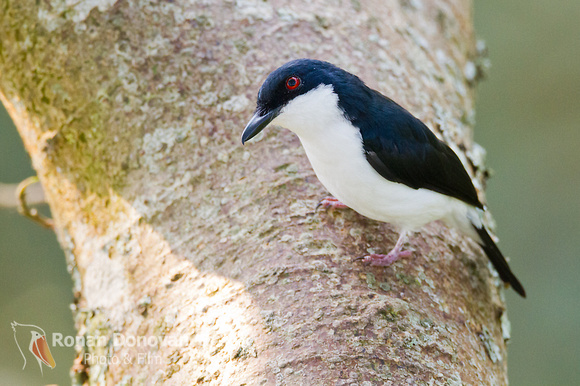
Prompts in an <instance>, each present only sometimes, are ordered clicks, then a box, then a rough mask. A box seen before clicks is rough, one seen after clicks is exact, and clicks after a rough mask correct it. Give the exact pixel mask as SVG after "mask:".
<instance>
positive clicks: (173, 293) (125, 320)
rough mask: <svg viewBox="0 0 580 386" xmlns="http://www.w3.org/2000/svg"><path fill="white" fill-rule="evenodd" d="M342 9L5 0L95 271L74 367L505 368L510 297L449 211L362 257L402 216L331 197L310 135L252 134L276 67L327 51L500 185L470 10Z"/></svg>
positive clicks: (240, 373) (22, 88) (84, 285)
mask: <svg viewBox="0 0 580 386" xmlns="http://www.w3.org/2000/svg"><path fill="white" fill-rule="evenodd" d="M330 3H331V4H329V3H327V2H313V1H306V0H300V1H298V0H293V1H282V0H280V1H262V0H236V1H234V0H224V1H197V2H191V1H185V0H175V1H154V0H151V1H146V0H144V1H137V0H133V1H115V0H80V1H75V2H73V1H64V0H46V1H33V0H4V1H3V2H2V3H1V5H0V7H1V9H0V23H1V24H0V25H1V27H0V28H1V29H0V92H1V93H0V94H1V95H0V96H1V99H2V102H3V103H4V104H5V106H6V108H7V109H8V111H9V112H10V114H11V116H12V118H13V119H14V121H15V123H16V125H17V127H18V130H19V131H20V134H21V136H22V138H23V140H24V144H25V147H26V149H27V151H28V152H29V153H30V156H31V157H32V161H33V165H34V168H35V169H36V171H37V172H38V176H39V178H40V180H41V182H42V185H43V188H44V190H45V194H46V197H47V201H48V202H49V204H50V208H51V210H52V214H53V217H54V220H55V224H56V232H57V235H58V238H59V241H60V243H61V245H62V248H63V249H64V251H65V253H66V256H67V258H68V264H69V268H70V272H71V275H72V276H73V278H74V281H75V288H74V291H75V294H76V304H75V311H74V314H75V320H76V325H77V328H78V331H79V336H82V337H85V338H86V342H85V344H84V346H83V347H82V348H81V351H80V352H79V358H78V359H77V361H76V363H75V366H74V367H73V371H74V377H75V382H78V383H80V382H88V383H90V384H117V383H120V382H121V383H124V384H131V383H133V384H139V383H142V382H144V383H146V384H154V383H157V382H167V383H168V384H191V383H196V382H197V383H200V384H202V383H203V384H213V385H218V384H221V385H242V384H248V385H253V384H280V385H298V384H325V385H331V384H332V385H334V384H337V385H340V384H349V385H350V384H359V385H371V384H393V385H398V384H407V383H408V384H442V385H443V384H444V385H447V384H474V385H477V384H494V385H500V384H506V383H507V376H506V372H507V369H506V345H505V339H507V335H508V330H507V328H506V327H507V326H508V324H507V319H506V318H505V305H504V301H503V294H502V290H501V289H500V288H499V284H500V282H499V279H498V277H497V274H496V273H495V271H493V270H492V271H491V273H490V270H488V263H487V259H486V257H485V256H483V255H482V251H481V250H480V249H479V248H478V247H477V246H476V245H475V244H473V243H472V242H470V241H468V240H466V239H464V238H463V237H461V236H460V235H459V234H458V233H456V232H455V231H453V230H449V229H447V228H445V227H444V226H443V225H441V224H438V223H435V224H430V225H429V226H427V227H425V229H423V230H422V231H421V232H418V233H415V234H413V235H411V237H410V241H409V244H410V245H409V246H408V248H410V249H411V250H412V251H413V256H412V257H411V258H408V259H404V261H400V262H397V263H396V264H394V265H393V266H391V267H387V268H384V267H365V266H362V265H361V264H360V263H357V262H353V261H352V259H353V258H355V257H357V256H361V255H363V254H366V253H367V251H368V250H369V249H370V248H372V249H373V250H374V251H376V252H386V251H388V250H389V249H390V247H392V245H393V243H394V242H395V240H396V237H397V235H396V233H395V232H394V231H393V229H392V228H391V227H390V226H389V225H388V224H383V223H378V222H374V221H370V220H368V219H365V218H363V217H361V216H359V215H357V214H356V213H354V212H353V211H351V210H342V211H334V212H332V211H329V212H326V211H322V210H319V211H316V210H315V207H316V204H317V202H318V200H320V199H321V198H322V197H323V196H324V195H325V191H324V189H323V187H322V186H321V185H320V183H319V182H318V180H317V179H316V177H315V175H314V173H313V171H312V169H311V168H310V165H309V163H308V161H307V159H306V157H305V155H304V153H303V150H302V148H301V147H300V143H299V141H298V139H297V138H296V137H295V136H293V135H292V134H291V133H290V132H288V131H284V130H278V129H272V130H268V133H267V134H266V135H265V136H264V137H263V138H262V139H261V140H260V141H259V142H255V143H250V144H248V145H247V146H245V147H242V146H241V145H240V135H241V131H242V129H243V127H244V125H245V123H246V121H247V120H248V119H249V118H250V116H251V113H252V111H253V108H254V101H255V96H256V93H257V90H258V88H259V86H260V85H261V82H262V81H263V80H264V79H265V77H266V75H267V74H268V73H269V72H270V71H272V70H273V69H275V68H276V67H277V66H279V65H281V64H282V63H284V62H285V61H287V60H290V59H294V58H299V57H313V58H318V59H324V60H328V61H331V62H333V63H335V64H337V65H339V66H341V67H343V68H345V69H347V70H349V71H350V72H353V73H356V74H358V75H359V76H360V77H361V78H362V79H363V80H365V81H366V82H367V84H369V86H371V87H373V88H377V89H379V90H381V91H382V92H383V93H385V94H386V95H389V96H391V97H392V98H394V99H395V100H397V101H398V102H399V103H400V104H402V105H403V106H405V107H407V108H408V109H409V110H410V111H411V112H413V113H414V114H415V115H417V116H418V117H419V118H421V119H422V120H423V121H424V122H425V123H427V125H428V126H429V127H431V128H432V129H433V130H434V131H435V132H436V133H437V135H439V136H440V137H441V138H443V139H444V140H446V141H447V142H448V143H450V144H451V145H452V147H453V148H454V149H455V150H456V151H457V152H458V154H460V157H461V158H462V159H463V160H464V162H465V164H466V165H468V169H469V170H470V172H472V173H473V175H474V178H475V183H476V186H477V187H478V188H481V187H482V186H483V177H484V175H485V174H486V173H485V169H484V166H483V156H484V152H483V151H482V150H481V148H479V147H477V146H476V145H474V144H473V142H472V140H471V129H472V126H473V87H474V83H475V81H476V80H477V79H476V78H477V71H474V70H477V63H478V60H479V58H478V53H477V50H476V47H475V43H474V37H473V29H472V20H471V3H470V2H469V1H466V0H436V1H435V0H434V1H428V2H427V1H424V2H421V1H413V0H411V1H403V0H401V1H373V0H368V1H365V0H360V1H359V0H351V1H346V0H342V1H333V2H330ZM95 337H103V338H102V339H101V340H99V341H96V342H95V341H92V340H91V338H95ZM115 338H116V339H115ZM132 338H136V339H137V341H136V342H135V341H132ZM139 338H142V339H139ZM144 338H147V340H146V341H144V340H143V339H144ZM103 342H107V344H103ZM103 358H107V360H106V361H103Z"/></svg>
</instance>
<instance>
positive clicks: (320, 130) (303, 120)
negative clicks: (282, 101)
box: [272, 85, 346, 144]
mask: <svg viewBox="0 0 580 386" xmlns="http://www.w3.org/2000/svg"><path fill="white" fill-rule="evenodd" d="M344 123H346V119H345V117H344V114H343V112H342V110H340V108H339V107H338V95H336V93H335V92H334V90H333V88H332V86H331V85H320V86H318V87H316V88H315V89H312V90H310V91H309V92H307V93H306V94H303V95H300V96H298V97H296V98H294V99H293V100H291V101H290V102H289V103H288V104H287V105H286V106H285V107H284V108H283V109H282V111H281V113H280V115H278V116H277V117H276V119H274V120H273V121H272V124H275V125H280V126H282V127H285V128H287V129H288V130H291V131H293V132H294V133H296V135H298V137H300V140H301V141H302V143H303V144H304V142H305V141H308V140H314V139H315V137H319V136H321V135H331V134H332V133H333V131H335V130H334V129H335V127H336V126H337V125H340V124H344Z"/></svg>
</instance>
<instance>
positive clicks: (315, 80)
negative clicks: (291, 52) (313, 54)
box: [242, 59, 364, 144]
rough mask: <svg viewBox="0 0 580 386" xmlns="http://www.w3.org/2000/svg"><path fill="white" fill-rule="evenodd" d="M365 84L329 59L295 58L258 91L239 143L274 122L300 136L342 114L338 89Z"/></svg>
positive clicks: (268, 79)
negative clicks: (329, 61) (250, 115)
mask: <svg viewBox="0 0 580 386" xmlns="http://www.w3.org/2000/svg"><path fill="white" fill-rule="evenodd" d="M361 85H362V86H363V87H364V84H363V83H362V81H360V80H359V79H358V78H357V77H356V76H354V75H352V74H349V73H348V72H346V71H344V70H342V69H340V68H338V67H336V66H334V65H332V64H330V63H328V62H322V61H319V60H313V59H297V60H293V61H291V62H288V63H286V64H284V65H283V66H282V67H280V68H278V69H276V70H275V71H274V72H272V73H271V74H270V75H269V76H268V78H266V80H265V81H264V84H262V87H261V88H260V91H259V93H258V100H257V107H256V112H255V113H254V115H253V116H252V118H251V119H250V122H249V123H248V124H247V125H246V128H245V129H244V132H243V134H242V144H243V143H245V142H246V141H248V140H249V139H251V138H253V137H254V136H256V135H257V134H258V133H260V132H261V131H262V130H263V129H264V128H265V127H266V126H268V124H270V123H274V124H277V125H280V126H283V127H285V128H287V129H290V130H292V131H293V132H295V133H296V134H298V135H299V136H301V135H307V132H308V131H312V130H316V129H317V128H320V127H325V126H328V123H329V122H328V120H332V119H339V118H342V112H340V111H338V110H337V108H338V101H339V94H340V91H341V90H346V91H347V90H349V89H352V88H356V87H361Z"/></svg>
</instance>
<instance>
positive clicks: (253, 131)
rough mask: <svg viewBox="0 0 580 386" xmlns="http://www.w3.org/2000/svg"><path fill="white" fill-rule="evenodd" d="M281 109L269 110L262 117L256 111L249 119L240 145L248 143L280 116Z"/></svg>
mask: <svg viewBox="0 0 580 386" xmlns="http://www.w3.org/2000/svg"><path fill="white" fill-rule="evenodd" d="M281 109H282V108H280V107H279V108H276V109H273V110H270V111H268V112H266V113H264V115H262V114H261V113H260V112H259V111H256V112H255V113H254V116H253V117H252V119H250V122H248V124H247V125H246V128H245V129H244V132H243V133H242V145H243V144H244V143H246V141H249V140H250V139H252V138H254V137H255V136H256V135H258V134H259V133H260V131H262V130H264V128H265V127H266V126H268V124H269V123H270V122H272V121H273V120H274V118H276V117H277V116H278V115H279V114H280V110H281Z"/></svg>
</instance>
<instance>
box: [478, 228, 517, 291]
mask: <svg viewBox="0 0 580 386" xmlns="http://www.w3.org/2000/svg"><path fill="white" fill-rule="evenodd" d="M473 227H474V228H475V231H476V232H477V234H478V235H479V237H480V238H481V241H482V243H483V244H480V245H481V247H482V248H483V250H484V251H485V254H486V255H487V257H489V260H490V261H491V263H492V264H493V266H494V267H495V269H496V271H497V273H498V274H499V277H500V278H501V279H502V280H503V281H504V282H506V283H509V284H511V286H512V288H513V289H514V290H515V291H516V292H517V293H518V294H520V295H521V296H522V297H524V298H525V297H526V291H525V290H524V287H523V286H522V284H521V283H520V281H519V280H518V279H517V278H516V276H515V275H514V274H513V272H512V270H511V269H510V267H509V265H508V263H507V261H506V260H505V258H504V257H503V255H502V253H501V252H500V250H499V248H498V247H497V245H495V243H494V242H493V240H492V239H491V237H490V236H489V233H487V230H486V229H485V227H482V228H478V227H476V226H475V225H474V226H473Z"/></svg>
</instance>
